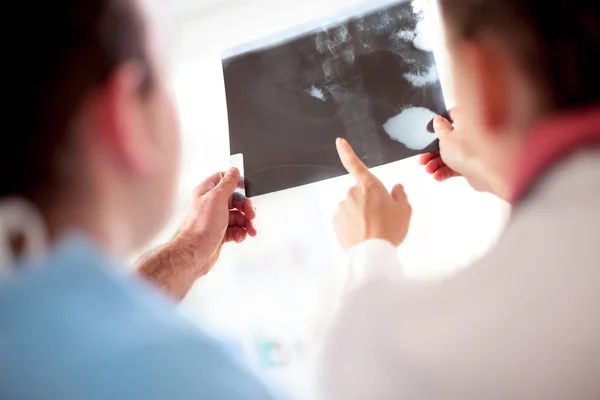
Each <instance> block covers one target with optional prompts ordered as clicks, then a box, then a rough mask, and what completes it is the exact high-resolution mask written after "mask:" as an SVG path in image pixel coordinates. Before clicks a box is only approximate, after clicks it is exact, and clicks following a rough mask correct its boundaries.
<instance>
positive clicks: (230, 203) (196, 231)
mask: <svg viewBox="0 0 600 400" xmlns="http://www.w3.org/2000/svg"><path fill="white" fill-rule="evenodd" d="M239 180H240V173H239V171H238V170H237V168H231V169H230V170H229V171H227V172H225V173H223V172H219V173H216V174H214V175H212V176H210V177H208V178H207V179H205V180H204V181H203V182H202V183H200V185H198V186H197V187H196V189H195V190H194V194H193V198H192V202H191V204H190V207H189V210H188V212H187V215H186V217H185V218H184V221H183V224H182V225H181V228H180V230H179V232H178V233H177V237H176V240H177V241H178V242H179V243H185V244H186V245H187V246H190V248H191V249H192V251H194V252H195V253H196V254H197V255H199V256H200V257H199V259H200V261H201V262H202V264H203V265H204V267H203V268H204V269H205V271H203V273H204V274H206V273H208V271H210V269H211V268H212V267H213V266H214V264H215V263H216V262H217V259H218V258H219V255H220V253H221V249H222V247H223V245H224V244H225V243H227V242H235V243H242V242H243V241H244V240H245V239H246V238H247V237H248V236H252V237H254V236H256V234H257V232H256V228H255V226H254V223H253V221H254V218H255V217H256V211H255V209H254V206H253V204H252V202H251V201H250V200H249V199H247V198H244V197H243V196H239V195H238V194H237V193H234V191H235V189H236V188H237V187H238V183H239ZM197 258H198V257H197Z"/></svg>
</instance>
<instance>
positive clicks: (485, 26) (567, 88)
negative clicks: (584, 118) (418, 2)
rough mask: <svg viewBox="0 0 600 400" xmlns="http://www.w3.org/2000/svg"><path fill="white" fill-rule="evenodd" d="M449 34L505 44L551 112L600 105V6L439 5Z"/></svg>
mask: <svg viewBox="0 0 600 400" xmlns="http://www.w3.org/2000/svg"><path fill="white" fill-rule="evenodd" d="M440 4H441V9H442V14H443V15H444V19H445V21H446V22H447V25H448V27H449V29H450V32H452V34H457V35H459V39H466V40H472V39H474V38H476V37H478V36H479V35H481V34H492V35H495V36H496V37H500V38H502V39H504V40H505V43H506V44H507V45H508V48H509V49H511V51H512V52H513V55H514V56H515V57H516V59H517V61H518V62H519V63H521V67H523V68H524V71H525V72H526V73H527V74H528V78H529V79H530V80H531V81H532V82H533V83H534V84H536V87H537V89H539V91H540V93H541V94H542V95H543V96H544V100H545V102H546V104H545V105H546V107H547V108H548V109H549V111H557V110H567V109H572V108H580V107H586V106H591V105H593V104H595V103H598V102H600V70H599V68H600V67H599V66H600V1H598V0H440Z"/></svg>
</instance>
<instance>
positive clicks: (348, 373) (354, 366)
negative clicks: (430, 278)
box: [316, 239, 410, 400]
mask: <svg viewBox="0 0 600 400" xmlns="http://www.w3.org/2000/svg"><path fill="white" fill-rule="evenodd" d="M349 263H350V270H349V272H348V280H347V282H346V287H345V290H344V293H343V295H342V299H341V303H340V305H339V310H338V311H337V313H336V315H335V317H334V320H333V323H332V326H331V327H330V329H329V331H328V333H327V334H326V336H325V338H324V340H323V343H322V348H321V349H320V352H319V355H318V357H317V360H318V365H317V370H316V373H317V378H316V386H317V391H318V393H319V398H320V399H330V400H352V399H378V400H387V399H396V398H400V397H398V393H397V382H396V381H395V380H394V378H393V376H394V375H395V373H394V372H392V371H391V370H390V369H393V368H394V367H393V366H392V365H391V364H389V363H388V360H389V359H390V355H389V350H390V347H393V346H394V343H389V342H388V335H387V334H385V331H386V330H389V323H390V319H393V318H394V316H393V315H389V314H388V313H389V310H382V309H379V307H377V304H378V303H379V301H380V300H381V301H384V300H383V298H384V297H386V295H387V294H386V293H385V292H386V291H392V290H397V289H398V283H400V285H403V284H404V283H406V284H407V285H410V284H409V283H408V282H406V281H405V279H404V276H403V271H402V268H401V267H400V264H399V262H398V259H397V253H396V248H395V247H394V246H393V245H392V244H391V243H389V242H387V241H384V240H379V239H377V240H370V241H367V242H364V243H361V244H359V245H357V246H355V247H354V248H352V249H351V250H350V252H349ZM381 283H384V284H383V285H381ZM389 283H392V284H390V285H388V284H389ZM395 372H398V371H395Z"/></svg>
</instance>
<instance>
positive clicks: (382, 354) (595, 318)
mask: <svg viewBox="0 0 600 400" xmlns="http://www.w3.org/2000/svg"><path fill="white" fill-rule="evenodd" d="M319 359H320V363H319V369H318V374H319V380H318V386H319V389H320V392H321V394H322V396H323V398H326V399H331V400H354V399H369V400H392V399H409V400H454V399H484V400H488V399H511V400H521V399H522V400H525V399H526V400H537V399H543V400H554V399H564V400H588V399H589V400H599V399H600V151H595V152H591V151H588V152H584V153H581V152H580V153H577V154H576V155H573V156H571V157H570V158H568V159H566V160H565V161H563V162H561V163H560V164H559V165H558V166H556V167H554V168H553V170H552V171H551V172H550V173H548V174H547V175H546V177H545V178H544V179H542V181H540V182H538V185H537V186H536V188H535V189H534V191H533V192H532V193H531V194H530V195H529V196H528V197H527V198H526V199H525V200H524V201H523V202H521V203H520V204H518V205H517V206H516V208H515V209H514V210H513V216H512V220H511V223H510V224H509V226H508V227H507V229H506V231H505V233H504V235H503V237H502V238H501V240H500V242H499V244H498V245H497V247H496V248H495V249H494V250H493V251H492V252H491V253H490V254H488V255H487V256H486V257H484V258H483V259H482V260H480V261H479V262H477V263H476V264H475V265H473V266H471V267H470V268H468V269H467V270H465V271H463V272H461V273H459V274H457V275H455V276H453V277H451V278H449V279H446V280H445V281H443V282H439V283H435V284H433V283H432V284H422V283H415V282H410V281H408V280H407V279H405V277H404V275H403V272H402V266H401V265H399V263H398V261H397V257H396V249H395V248H394V247H393V246H392V245H391V244H390V243H388V242H385V241H382V240H372V241H369V242H365V243H362V244H360V245H358V246H356V247H355V248H353V249H352V250H351V252H350V278H349V281H348V286H347V289H346V291H345V293H344V295H343V298H342V303H341V307H340V310H339V312H338V313H337V315H336V317H335V320H334V323H333V325H332V327H331V329H330V331H329V333H328V334H327V336H326V339H325V341H324V343H323V348H322V352H321V354H320V357H319Z"/></svg>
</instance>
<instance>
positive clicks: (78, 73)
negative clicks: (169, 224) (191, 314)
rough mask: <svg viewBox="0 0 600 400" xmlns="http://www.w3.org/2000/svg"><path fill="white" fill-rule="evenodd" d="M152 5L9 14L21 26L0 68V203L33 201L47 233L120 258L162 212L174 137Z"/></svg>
mask: <svg viewBox="0 0 600 400" xmlns="http://www.w3.org/2000/svg"><path fill="white" fill-rule="evenodd" d="M149 2H150V0H85V1H82V0H56V1H43V2H39V3H35V5H32V4H29V3H27V2H17V3H16V4H13V5H11V6H10V7H11V9H16V11H17V13H16V14H15V17H17V18H18V17H25V16H26V18H25V19H24V21H25V20H26V22H27V27H25V28H22V30H21V31H20V33H19V34H18V35H15V36H14V37H12V38H11V40H12V41H13V44H12V45H11V46H14V48H15V49H14V52H13V51H11V53H13V54H10V58H11V59H13V60H14V61H15V62H13V63H5V65H6V66H8V68H9V73H8V74H7V76H9V77H10V80H11V82H10V83H9V94H8V96H7V97H8V98H9V101H10V102H11V103H12V110H11V112H10V114H9V115H7V116H6V117H7V118H8V120H9V121H13V122H12V123H11V124H10V125H12V126H13V128H12V129H11V131H9V132H7V133H5V135H6V136H5V137H6V139H5V142H4V145H3V146H2V147H1V150H0V151H1V154H0V170H1V171H2V175H1V177H0V200H2V199H6V198H9V197H24V198H26V199H28V200H30V201H31V202H33V203H34V204H35V205H37V206H38V207H39V208H40V209H41V210H42V212H43V214H44V216H45V218H46V220H47V223H48V226H49V229H50V231H51V233H52V234H53V235H55V236H56V235H58V234H60V233H62V232H63V231H65V230H69V229H77V230H83V231H85V232H87V233H88V234H91V235H93V236H95V238H96V239H98V240H100V241H101V242H102V243H104V244H105V245H106V246H107V247H109V248H110V249H111V250H113V251H119V252H121V251H128V250H131V249H132V248H134V247H136V246H139V245H141V244H143V243H144V241H146V240H148V239H149V237H150V236H151V235H153V234H154V233H156V230H157V229H158V228H159V227H160V226H161V224H162V222H163V220H164V219H165V217H166V216H167V215H168V213H169V210H170V205H171V200H172V195H173V192H174V187H175V183H176V176H177V168H178V161H179V133H178V127H177V123H176V118H175V113H174V110H173V107H172V102H171V99H170V95H169V93H168V89H167V84H166V78H165V76H166V64H165V63H164V61H165V58H166V57H165V54H164V53H162V52H163V51H164V50H165V49H164V46H162V43H161V41H160V40H159V39H161V37H159V34H162V32H158V30H159V29H158V27H159V25H158V20H157V19H156V18H155V16H157V15H156V14H157V13H155V12H154V11H155V9H154V8H153V6H152V5H150V4H149Z"/></svg>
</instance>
